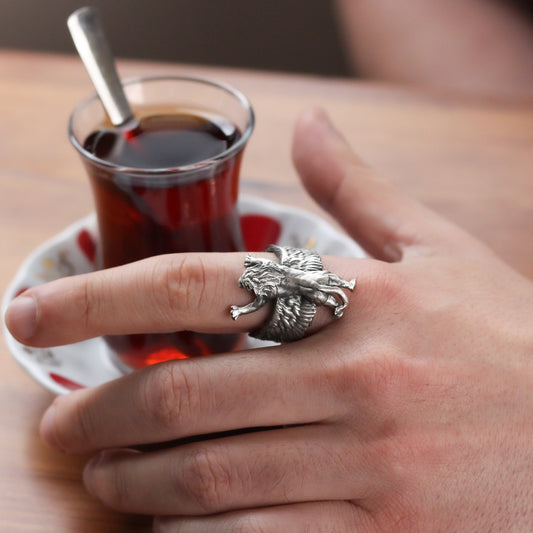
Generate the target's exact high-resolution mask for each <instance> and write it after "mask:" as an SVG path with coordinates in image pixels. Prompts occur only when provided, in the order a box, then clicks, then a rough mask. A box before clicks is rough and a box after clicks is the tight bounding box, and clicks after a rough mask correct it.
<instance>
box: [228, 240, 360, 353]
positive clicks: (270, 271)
mask: <svg viewBox="0 0 533 533" xmlns="http://www.w3.org/2000/svg"><path fill="white" fill-rule="evenodd" d="M265 251H267V252H273V253H274V254H276V256H277V257H278V259H279V262H278V263H276V262H275V261H271V260H270V259H264V258H260V257H253V256H251V255H247V256H246V259H245V260H244V266H245V269H244V273H243V274H242V276H241V277H240V278H239V286H240V287H242V288H243V289H246V290H247V291H249V292H251V293H253V294H254V295H255V299H254V301H253V302H251V303H249V304H248V305H244V306H242V307H239V306H236V305H232V306H231V316H232V318H233V320H237V318H239V316H240V315H245V314H249V313H253V312H254V311H257V310H258V309H260V308H261V307H263V306H264V305H266V304H267V303H268V302H269V301H271V300H274V307H273V311H272V314H271V315H270V317H269V318H268V320H267V321H266V322H265V323H264V324H263V325H262V326H261V327H260V328H258V329H256V330H254V331H252V332H250V335H251V336H252V337H255V338H257V339H262V340H268V341H274V342H280V343H285V342H292V341H296V340H299V339H301V338H302V337H304V335H305V332H306V331H307V329H308V328H309V326H310V325H311V322H312V321H313V318H314V316H315V314H316V308H317V306H319V305H325V306H327V307H330V308H331V309H332V310H333V315H334V316H335V317H336V318H340V317H341V316H342V315H343V313H344V309H346V306H347V305H348V298H347V296H346V294H345V293H344V292H343V291H342V290H341V288H342V289H349V290H351V291H353V290H354V288H355V279H352V280H350V281H345V280H343V279H342V278H340V277H339V276H337V275H336V274H333V273H331V272H328V271H327V270H324V268H323V266H322V259H321V258H320V256H319V255H318V254H317V253H316V252H314V251H311V250H306V249H301V248H291V247H286V246H277V245H275V244H271V245H270V246H268V248H267V249H266V250H265Z"/></svg>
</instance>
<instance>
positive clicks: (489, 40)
mask: <svg viewBox="0 0 533 533" xmlns="http://www.w3.org/2000/svg"><path fill="white" fill-rule="evenodd" d="M517 4H519V2H518V3H517V2H509V1H505V2H504V1H488V0H466V1H465V0H410V1H409V2H398V1H397V0H379V1H377V2H376V1H373V0H337V8H338V13H339V22H340V23H341V28H342V30H343V31H344V36H345V42H346V47H347V52H348V55H349V56H350V59H351V61H352V64H353V66H354V69H355V71H356V72H358V73H359V74H361V75H362V76H365V77H369V78H374V79H379V80H386V81H393V82H401V83H408V84H417V85H421V86H429V87H434V88H439V89H444V90H447V91H453V92H458V93H463V94H470V95H481V96H496V97H507V98H526V97H531V96H533V21H532V19H531V17H530V16H527V14H526V12H525V9H521V8H520V7H519V6H518V5H517Z"/></svg>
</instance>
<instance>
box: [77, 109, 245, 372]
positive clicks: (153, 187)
mask: <svg viewBox="0 0 533 533" xmlns="http://www.w3.org/2000/svg"><path fill="white" fill-rule="evenodd" d="M240 135H241V134H240V132H239V131H238V129H237V128H236V127H234V126H233V125H231V124H229V123H228V122H225V121H220V122H217V121H215V120H210V119H208V118H206V117H203V116H200V115H192V114H166V115H152V116H147V117H145V118H142V119H141V121H140V125H139V127H138V128H137V129H136V130H134V131H132V132H127V133H126V134H123V133H121V132H119V131H116V130H105V129H102V130H100V131H96V132H93V133H91V135H89V136H88V137H87V139H86V140H85V143H84V148H85V149H86V150H87V151H89V152H90V153H92V154H94V155H95V156H96V157H98V158H99V159H103V160H104V161H106V162H110V163H113V164H114V165H116V166H115V167H109V166H106V165H101V164H95V163H94V162H93V161H90V160H85V164H86V166H87V170H88V173H89V175H90V178H91V184H92V188H93V194H94V198H95V203H96V211H97V213H98V224H99V230H100V235H101V241H102V264H103V266H104V267H105V268H108V267H113V266H118V265H122V264H125V263H129V262H132V261H136V260H139V259H144V258H146V257H149V256H154V255H159V254H166V253H173V252H197V251H213V252H232V251H237V250H242V249H243V248H244V247H243V242H242V237H241V230H240V224H239V218H238V213H237V211H236V202H237V195H238V181H239V167H240V162H241V155H242V152H239V153H237V154H235V155H233V156H231V157H229V158H220V161H216V162H215V163H213V161H211V163H210V164H209V165H205V166H204V165H203V163H201V162H204V161H206V160H213V158H215V159H216V158H217V156H220V155H221V154H222V153H223V152H225V151H226V150H227V149H228V148H231V146H233V145H234V144H235V143H236V142H237V140H238V139H239V138H240ZM195 164H196V165H195ZM191 165H192V166H196V167H197V168H196V169H194V171H193V172H187V171H179V170H178V169H179V168H181V167H184V166H191ZM135 169H144V171H143V170H139V171H138V172H137V171H136V170H135ZM146 169H169V170H167V171H165V172H163V171H161V172H159V171H155V172H152V173H147V172H146V171H145V170H146ZM173 170H175V171H173ZM238 339H239V336H237V335H205V334H196V333H191V332H179V333H172V334H146V335H144V334H143V335H127V336H124V335H121V336H112V337H109V338H107V341H108V343H109V344H110V345H111V347H112V348H113V349H114V350H115V351H116V353H117V354H118V355H119V357H120V359H121V360H122V361H123V362H125V363H126V364H127V365H129V366H130V367H133V368H139V367H142V366H146V365H147V364H151V363H155V362H158V361H163V360H167V359H175V358H184V357H190V356H197V355H205V354H210V353H217V352H224V351H228V350H230V349H231V348H233V347H234V346H235V344H236V342H237V341H238Z"/></svg>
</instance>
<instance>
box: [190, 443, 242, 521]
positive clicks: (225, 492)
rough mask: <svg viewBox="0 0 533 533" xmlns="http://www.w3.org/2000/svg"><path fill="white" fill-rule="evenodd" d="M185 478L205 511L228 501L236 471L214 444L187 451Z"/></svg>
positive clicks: (197, 502)
mask: <svg viewBox="0 0 533 533" xmlns="http://www.w3.org/2000/svg"><path fill="white" fill-rule="evenodd" d="M181 468H182V472H181V476H180V478H181V482H182V483H183V486H184V488H185V490H186V491H187V493H188V495H189V496H190V497H191V498H192V500H193V501H194V502H195V503H196V505H197V506H198V507H199V509H200V510H201V511H202V512H208V513H212V512H215V511H218V510H222V509H224V506H225V504H227V503H228V501H229V498H230V494H231V488H232V487H231V486H232V473H231V471H230V469H229V468H228V466H227V465H226V464H225V461H224V460H223V459H222V457H221V452H220V450H217V449H216V448H215V447H213V446H201V447H198V448H195V449H194V450H193V451H191V452H190V453H188V454H187V456H186V457H185V458H184V460H183V463H182V466H181Z"/></svg>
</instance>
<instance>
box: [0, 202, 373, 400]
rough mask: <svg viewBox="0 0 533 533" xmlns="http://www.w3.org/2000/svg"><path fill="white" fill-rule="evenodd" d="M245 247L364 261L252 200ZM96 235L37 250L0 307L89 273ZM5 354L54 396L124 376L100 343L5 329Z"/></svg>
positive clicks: (70, 233) (287, 214) (246, 205)
mask: <svg viewBox="0 0 533 533" xmlns="http://www.w3.org/2000/svg"><path fill="white" fill-rule="evenodd" d="M239 211H240V213H241V218H242V227H243V233H244V237H245V242H246V244H247V246H248V247H249V249H252V250H263V249H264V248H265V247H266V246H267V245H268V244H270V243H277V244H281V245H284V246H295V247H300V248H302V247H311V248H313V249H315V250H316V251H317V252H318V253H320V254H329V255H340V256H348V257H363V256H364V253H363V251H362V249H361V248H360V247H359V245H358V244H356V243H355V242H354V241H353V240H352V239H350V238H349V237H347V236H346V235H344V234H342V233H340V232H339V231H338V230H337V229H335V228H334V227H333V226H331V225H330V224H328V223H327V222H325V221H324V220H322V219H321V218H319V217H318V216H317V215H315V214H312V213H309V212H307V211H303V210H301V209H296V208H293V207H288V206H284V205H280V204H276V203H273V202H270V201H267V200H263V199H260V198H256V197H251V196H248V197H246V196H243V197H241V199H240V201H239ZM97 255H98V236H97V229H96V219H95V216H94V215H90V216H88V217H87V218H84V219H82V220H79V221H78V222H76V223H74V224H72V225H71V226H69V227H68V228H66V229H65V230H64V231H62V232H61V233H60V234H58V235H56V236H55V237H53V238H52V239H50V240H49V241H47V242H45V243H44V244H42V245H41V246H39V247H38V248H37V249H36V250H35V251H34V252H33V253H32V254H31V255H30V256H29V257H28V258H27V259H26V260H25V261H24V263H23V264H22V266H21V268H20V269H19V271H18V273H17V275H16V276H15V278H14V279H13V281H12V282H11V284H10V286H9V288H8V289H7V291H6V294H5V295H4V299H3V302H2V316H3V314H4V312H5V310H6V307H7V305H8V303H9V302H10V301H11V300H12V299H13V298H14V297H15V296H16V295H17V294H19V293H20V292H22V291H23V290H24V289H26V288H29V287H32V286H35V285H38V284H40V283H44V282H47V281H52V280H54V279H57V278H61V277H64V276H70V275H73V274H82V273H86V272H91V271H92V270H94V259H95V257H97ZM4 335H5V338H6V342H7V345H8V348H9V350H10V351H11V353H12V354H13V357H14V358H15V359H16V360H17V361H18V362H19V363H20V365H21V366H22V367H23V368H24V369H25V370H26V371H27V372H28V373H29V374H30V375H31V376H32V377H33V378H34V379H35V380H36V381H38V382H39V383H40V384H41V385H43V386H44V387H45V388H47V389H48V390H50V391H52V392H54V393H56V394H65V393H67V392H69V391H71V390H74V389H77V388H83V387H90V386H94V385H98V384H100V383H104V382H106V381H109V380H111V379H114V378H117V377H119V376H121V375H123V372H121V371H120V370H119V369H118V368H117V367H116V366H115V365H114V364H113V363H112V362H111V360H110V358H109V356H108V352H107V349H106V345H105V343H104V341H103V340H102V339H101V338H95V339H90V340H88V341H84V342H79V343H76V344H70V345H66V346H59V347H54V348H30V347H28V346H24V345H23V344H20V343H19V342H17V341H16V340H15V339H14V338H13V337H12V336H11V334H10V333H9V331H7V329H6V327H5V325H4Z"/></svg>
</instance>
